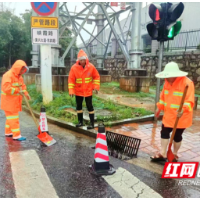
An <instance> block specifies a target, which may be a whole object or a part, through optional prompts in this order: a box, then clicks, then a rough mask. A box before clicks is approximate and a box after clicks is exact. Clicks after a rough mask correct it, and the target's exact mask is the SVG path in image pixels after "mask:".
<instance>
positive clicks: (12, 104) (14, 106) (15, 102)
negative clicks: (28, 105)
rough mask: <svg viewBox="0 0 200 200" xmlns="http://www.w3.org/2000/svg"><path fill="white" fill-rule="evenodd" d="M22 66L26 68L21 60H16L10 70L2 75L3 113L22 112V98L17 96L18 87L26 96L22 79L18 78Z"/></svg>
mask: <svg viewBox="0 0 200 200" xmlns="http://www.w3.org/2000/svg"><path fill="white" fill-rule="evenodd" d="M23 66H25V67H26V63H25V62H24V61H23V60H17V61H16V62H15V63H14V64H13V66H12V68H11V69H10V70H9V71H8V72H6V73H5V74H4V75H3V78H2V83H1V109H2V110H4V111H8V112H13V113H17V112H19V111H21V110H22V96H21V95H19V91H20V88H19V86H21V88H22V90H23V92H24V94H25V95H28V92H27V91H26V85H25V84H24V81H23V78H22V76H19V72H20V70H21V69H22V67H23Z"/></svg>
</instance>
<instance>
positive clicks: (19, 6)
mask: <svg viewBox="0 0 200 200" xmlns="http://www.w3.org/2000/svg"><path fill="white" fill-rule="evenodd" d="M148 4H149V3H148ZM0 5H1V8H2V6H4V7H9V8H10V9H12V10H14V13H15V14H16V15H18V16H20V14H21V13H24V12H25V10H26V9H28V10H29V9H31V4H30V2H0ZM145 5H146V3H145V2H143V6H145ZM67 7H68V9H69V11H71V12H74V11H75V9H76V12H79V11H81V10H82V9H83V8H84V5H83V4H82V3H81V2H68V3H67ZM115 10H116V11H117V10H120V8H119V7H118V8H116V7H115ZM94 11H95V10H94ZM127 15H128V12H126V13H125V14H123V15H122V16H121V19H124V18H125V17H127ZM121 19H120V20H121ZM79 23H81V21H79ZM93 27H94V23H93V24H92V25H89V24H87V23H86V24H85V26H84V28H86V29H87V30H88V31H90V32H92V30H93ZM81 33H82V35H83V37H84V39H85V40H88V39H89V37H90V36H89V35H88V34H87V33H86V32H85V31H82V32H81ZM80 43H82V41H81V39H80V37H78V39H77V44H80Z"/></svg>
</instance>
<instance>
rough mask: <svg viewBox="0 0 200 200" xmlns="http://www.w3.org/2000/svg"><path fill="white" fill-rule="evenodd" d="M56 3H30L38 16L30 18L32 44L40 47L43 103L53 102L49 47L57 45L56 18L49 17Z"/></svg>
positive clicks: (57, 25) (57, 26) (57, 24)
mask: <svg viewBox="0 0 200 200" xmlns="http://www.w3.org/2000/svg"><path fill="white" fill-rule="evenodd" d="M57 4H58V3H57V2H31V6H32V9H33V11H34V12H35V13H36V14H37V15H38V16H32V17H31V36H32V44H33V45H34V44H35V45H40V72H41V91H42V95H43V103H44V104H48V103H49V102H51V101H52V100H53V94H52V68H51V65H52V63H51V62H52V61H51V45H57V44H59V33H58V28H59V22H58V17H49V15H52V14H53V13H54V12H55V11H56V8H57Z"/></svg>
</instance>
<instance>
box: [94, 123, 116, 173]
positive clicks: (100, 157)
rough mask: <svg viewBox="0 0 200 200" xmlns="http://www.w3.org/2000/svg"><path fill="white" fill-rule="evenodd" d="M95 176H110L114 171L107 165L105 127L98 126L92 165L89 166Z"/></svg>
mask: <svg viewBox="0 0 200 200" xmlns="http://www.w3.org/2000/svg"><path fill="white" fill-rule="evenodd" d="M90 167H91V169H92V172H93V173H94V174H95V175H112V174H114V173H115V172H116V171H115V169H114V167H113V166H112V165H111V164H110V163H109V155H108V146H107V141H106V133H105V126H104V125H103V124H101V125H99V126H98V134H97V139H96V146H95V154H94V164H93V165H91V166H90Z"/></svg>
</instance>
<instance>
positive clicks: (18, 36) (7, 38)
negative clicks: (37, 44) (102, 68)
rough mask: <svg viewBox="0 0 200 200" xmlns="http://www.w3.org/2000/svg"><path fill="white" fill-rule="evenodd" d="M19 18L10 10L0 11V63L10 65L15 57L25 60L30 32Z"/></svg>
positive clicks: (28, 49) (28, 48)
mask: <svg viewBox="0 0 200 200" xmlns="http://www.w3.org/2000/svg"><path fill="white" fill-rule="evenodd" d="M26 26H27V24H26V25H25V23H24V22H23V21H22V19H21V18H19V17H17V16H16V15H14V14H12V13H11V12H10V11H8V10H7V11H3V12H1V13H0V64H1V66H6V67H9V68H10V67H11V65H12V63H14V62H15V61H16V60H17V59H22V60H25V61H26V60H27V59H26V58H27V52H28V51H29V53H30V49H31V48H30V39H29V36H30V33H28V31H27V30H26Z"/></svg>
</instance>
